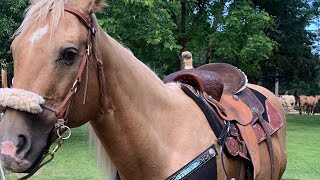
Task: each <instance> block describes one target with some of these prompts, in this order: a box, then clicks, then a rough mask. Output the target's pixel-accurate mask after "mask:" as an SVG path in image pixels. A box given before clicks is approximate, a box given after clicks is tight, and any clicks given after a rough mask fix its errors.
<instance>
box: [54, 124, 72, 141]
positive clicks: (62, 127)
mask: <svg viewBox="0 0 320 180" xmlns="http://www.w3.org/2000/svg"><path fill="white" fill-rule="evenodd" d="M63 129H67V130H66V131H68V135H67V136H65V137H63V136H62V135H63V134H64V133H65V132H64V133H63V134H62V135H61V134H60V131H61V130H63ZM57 135H58V137H59V138H62V139H63V140H66V139H69V138H70V136H71V129H70V128H69V127H68V126H65V125H63V126H61V127H60V128H59V129H58V130H57Z"/></svg>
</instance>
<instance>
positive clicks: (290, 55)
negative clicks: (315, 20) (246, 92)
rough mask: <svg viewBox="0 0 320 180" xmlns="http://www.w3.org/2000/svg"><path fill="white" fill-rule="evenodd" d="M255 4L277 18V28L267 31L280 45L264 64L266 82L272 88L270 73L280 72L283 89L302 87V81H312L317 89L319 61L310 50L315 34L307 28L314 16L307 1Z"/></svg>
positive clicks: (311, 84) (296, 0)
mask: <svg viewBox="0 0 320 180" xmlns="http://www.w3.org/2000/svg"><path fill="white" fill-rule="evenodd" d="M254 3H255V4H256V5H257V6H259V7H260V9H264V10H265V11H266V12H268V13H269V14H270V15H271V16H273V17H274V18H275V22H276V25H275V28H274V29H269V30H268V31H266V33H267V34H268V37H270V38H271V39H273V40H274V41H276V42H277V43H278V44H279V48H278V49H277V50H276V51H274V54H273V56H272V57H271V58H270V59H269V60H268V61H266V62H265V63H264V64H263V65H262V66H263V67H264V68H263V69H262V72H263V74H265V76H264V77H263V79H262V81H263V84H264V85H265V86H267V87H268V88H270V89H271V88H272V87H273V84H274V79H273V78H270V76H269V75H273V76H274V75H276V74H277V73H279V75H280V81H281V82H280V83H281V87H282V88H281V89H282V92H284V91H287V90H292V91H293V89H295V88H300V87H301V88H303V87H302V86H303V84H309V85H310V87H311V89H313V90H316V87H314V84H315V83H314V82H315V81H316V79H317V75H318V68H319V60H318V59H317V58H316V57H315V56H314V55H313V54H312V53H311V45H312V40H313V37H314V36H313V34H312V33H311V32H309V31H307V30H306V27H307V26H308V25H309V23H310V21H311V19H312V12H311V9H310V6H309V4H308V2H306V1H304V0H282V1H272V2H270V1H267V0H264V1H258V0H255V1H254ZM277 71H278V72H277ZM301 81H303V83H301ZM304 87H306V86H304ZM310 93H311V92H310Z"/></svg>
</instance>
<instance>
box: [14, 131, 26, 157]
mask: <svg viewBox="0 0 320 180" xmlns="http://www.w3.org/2000/svg"><path fill="white" fill-rule="evenodd" d="M26 144H27V138H26V137H25V136H24V135H19V136H18V145H17V152H16V153H17V154H20V153H21V151H23V150H24V149H25V148H26Z"/></svg>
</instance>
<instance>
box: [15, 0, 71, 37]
mask: <svg viewBox="0 0 320 180" xmlns="http://www.w3.org/2000/svg"><path fill="white" fill-rule="evenodd" d="M66 1H67V0H39V1H37V2H36V3H34V4H31V5H30V6H29V7H28V8H27V10H26V13H25V18H24V20H23V22H22V24H21V25H20V27H19V28H18V29H17V31H16V32H15V33H14V34H13V36H12V37H13V38H15V37H16V36H17V35H18V34H20V33H23V32H26V31H28V30H29V29H30V28H31V26H34V25H35V24H39V23H41V22H43V21H45V20H46V18H47V17H48V14H49V12H50V11H52V12H54V13H52V14H51V21H50V27H51V33H52V32H53V31H54V30H55V29H56V28H57V27H58V24H59V21H60V19H61V17H63V15H64V4H65V3H66Z"/></svg>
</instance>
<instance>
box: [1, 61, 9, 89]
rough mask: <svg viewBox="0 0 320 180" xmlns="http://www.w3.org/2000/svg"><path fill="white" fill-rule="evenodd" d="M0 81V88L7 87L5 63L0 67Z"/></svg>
mask: <svg viewBox="0 0 320 180" xmlns="http://www.w3.org/2000/svg"><path fill="white" fill-rule="evenodd" d="M1 82H2V88H7V87H8V76H7V68H6V65H4V64H2V68H1Z"/></svg>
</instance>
